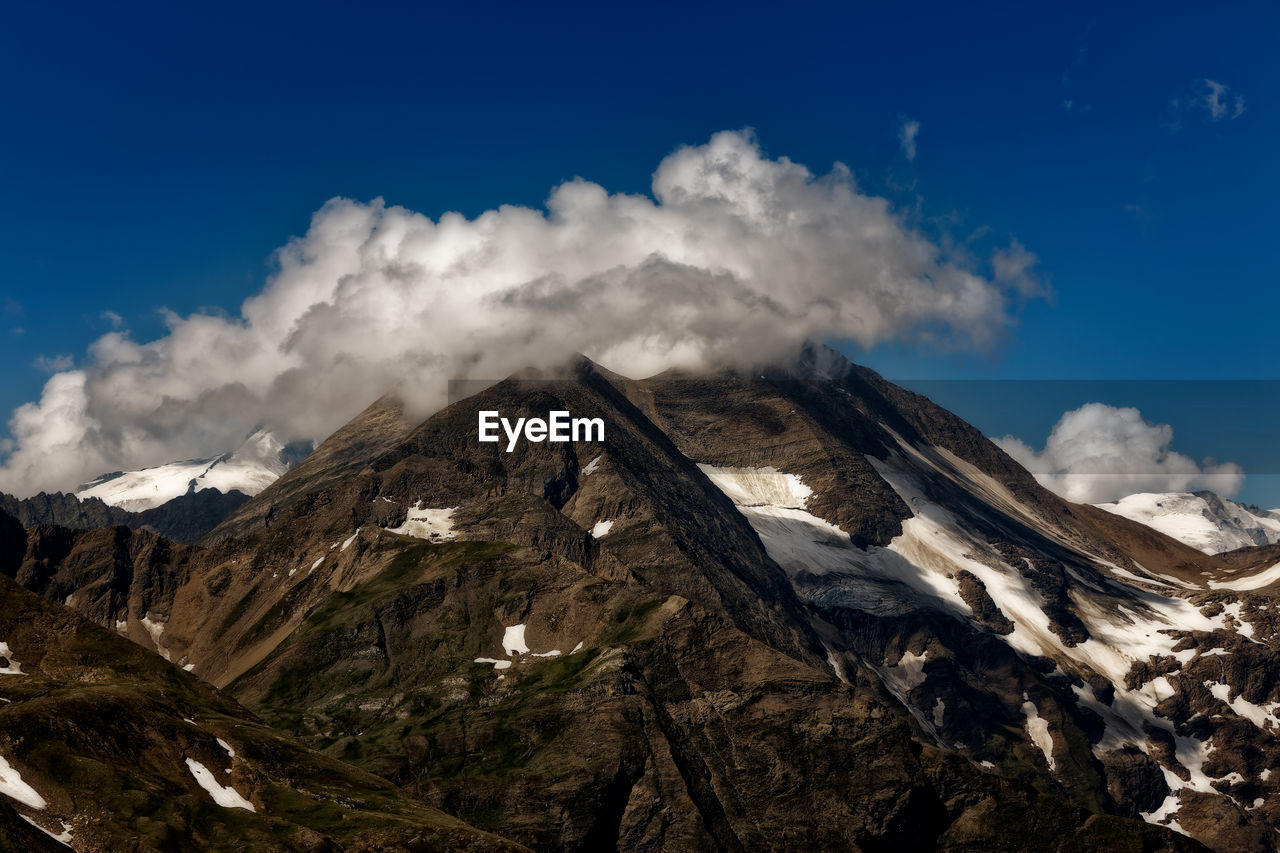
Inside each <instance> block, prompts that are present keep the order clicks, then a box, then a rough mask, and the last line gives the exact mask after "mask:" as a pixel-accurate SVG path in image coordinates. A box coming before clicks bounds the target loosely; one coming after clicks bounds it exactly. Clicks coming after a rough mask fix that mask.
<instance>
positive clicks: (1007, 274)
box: [991, 240, 1049, 299]
mask: <svg viewBox="0 0 1280 853" xmlns="http://www.w3.org/2000/svg"><path fill="white" fill-rule="evenodd" d="M1039 262H1040V259H1039V258H1037V257H1036V255H1035V253H1034V252H1028V251H1027V247H1026V246H1024V245H1022V244H1021V243H1019V242H1018V241H1017V240H1013V241H1011V242H1010V244H1009V248H1007V249H997V250H996V251H995V252H993V253H992V255H991V270H992V272H993V273H994V277H995V281H996V283H997V284H999V285H1001V286H1003V287H1005V288H1007V289H1009V290H1011V291H1013V292H1014V293H1017V294H1018V295H1019V296H1022V297H1023V298H1024V299H1038V298H1040V297H1043V296H1047V295H1048V294H1049V286H1048V285H1047V284H1046V283H1045V282H1044V281H1043V280H1042V279H1041V278H1040V276H1038V275H1036V273H1035V267H1036V265H1037V264H1038V263H1039Z"/></svg>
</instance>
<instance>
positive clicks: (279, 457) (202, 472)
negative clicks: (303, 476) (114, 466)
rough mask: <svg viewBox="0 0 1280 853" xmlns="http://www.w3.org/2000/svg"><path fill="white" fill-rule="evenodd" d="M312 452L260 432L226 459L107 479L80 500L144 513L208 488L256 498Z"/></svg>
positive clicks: (79, 493)
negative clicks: (94, 501) (93, 499)
mask: <svg viewBox="0 0 1280 853" xmlns="http://www.w3.org/2000/svg"><path fill="white" fill-rule="evenodd" d="M310 450H311V448H310V446H306V447H305V448H303V447H300V446H298V445H291V446H288V447H286V446H285V445H284V444H282V443H281V442H280V441H279V440H278V439H277V438H276V437H275V436H274V435H272V434H271V433H270V432H268V431H267V430H262V429H260V430H257V431H255V432H254V433H253V434H252V435H250V436H249V437H248V438H246V439H245V440H244V442H243V443H242V444H241V445H240V446H239V447H237V448H236V449H235V450H233V451H231V452H230V453H226V454H223V455H222V456H216V457H213V458H211V459H190V460H187V461H184V462H171V463H169V464H167V465H160V466H158V467H156V468H144V469H141V470H139V471H115V472H113V473H110V474H104V475H102V476H101V477H98V478H97V479H96V480H93V481H92V482H90V483H86V484H85V485H83V486H81V487H80V488H79V489H77V490H76V497H78V498H80V500H82V501H83V500H90V499H92V498H97V499H98V500H101V501H102V502H103V503H105V504H107V505H108V506H114V507H119V508H120V509H124V510H128V511H130V512H142V511H144V510H148V509H155V508H156V507H158V506H160V505H162V504H165V503H168V502H169V501H171V500H173V499H174V498H177V497H180V496H182V495H185V494H187V493H189V492H200V491H204V490H205V489H217V490H218V491H220V492H222V493H223V494H230V493H231V492H241V493H243V494H246V495H250V496H253V495H256V494H258V492H260V491H262V490H263V489H265V488H266V487H267V486H269V485H271V484H272V483H274V482H275V481H276V480H278V479H279V478H280V475H281V474H283V473H284V472H285V471H288V470H289V469H290V468H291V467H293V465H294V464H295V463H297V461H298V460H299V459H301V458H302V457H303V456H305V455H306V453H308V452H310Z"/></svg>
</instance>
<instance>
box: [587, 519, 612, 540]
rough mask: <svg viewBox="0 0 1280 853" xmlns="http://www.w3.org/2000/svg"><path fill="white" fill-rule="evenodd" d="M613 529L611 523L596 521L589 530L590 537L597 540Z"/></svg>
mask: <svg viewBox="0 0 1280 853" xmlns="http://www.w3.org/2000/svg"><path fill="white" fill-rule="evenodd" d="M612 529H613V522H612V521H597V522H596V523H595V525H594V526H593V527H592V528H591V535H592V536H594V537H595V538H597V539H599V538H600V537H601V536H604V535H605V534H606V533H608V532H609V531H610V530H612Z"/></svg>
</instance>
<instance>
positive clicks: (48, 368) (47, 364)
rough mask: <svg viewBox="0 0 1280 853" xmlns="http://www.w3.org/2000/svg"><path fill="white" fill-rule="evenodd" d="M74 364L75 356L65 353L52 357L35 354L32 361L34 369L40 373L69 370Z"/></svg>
mask: <svg viewBox="0 0 1280 853" xmlns="http://www.w3.org/2000/svg"><path fill="white" fill-rule="evenodd" d="M75 365H76V360H75V358H74V357H73V356H70V355H66V354H63V355H55V356H52V357H50V356H47V355H40V356H36V360H35V361H34V362H33V366H34V367H35V369H36V370H39V371H41V372H42V373H58V372H59V371H63V370H70V369H71V368H73V367H75Z"/></svg>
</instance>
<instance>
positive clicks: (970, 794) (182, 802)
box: [0, 348, 1280, 853]
mask: <svg viewBox="0 0 1280 853" xmlns="http://www.w3.org/2000/svg"><path fill="white" fill-rule="evenodd" d="M480 411H499V412H501V413H502V414H503V415H504V416H507V417H511V418H517V417H534V416H536V417H545V416H546V415H547V413H548V412H550V411H569V412H572V413H574V414H575V415H582V416H591V417H600V418H603V419H604V421H605V423H606V434H605V439H604V441H601V442H577V443H574V442H566V443H549V442H541V443H537V442H521V443H520V444H519V445H518V446H517V447H516V448H515V449H514V451H513V452H511V453H507V452H505V451H504V449H503V448H501V447H499V446H496V445H493V444H484V443H480V442H478V441H477V434H476V429H477V416H478V412H480ZM152 470H155V469H152ZM140 488H141V492H142V494H143V495H145V494H146V486H145V485H143V486H142V487H140ZM212 491H213V490H212V489H205V490H204V491H188V493H186V494H187V496H199V495H201V494H205V493H207V492H212ZM153 492H154V490H153ZM125 493H126V491H122V492H120V494H125ZM127 493H128V494H130V495H137V494H138V490H137V489H132V490H128V491H127ZM122 499H125V498H122ZM127 499H129V500H134V499H140V498H139V497H130V498H127ZM1206 500H1207V499H1206ZM0 575H7V576H8V577H9V578H12V579H13V581H15V582H16V584H9V583H8V581H6V580H4V579H3V578H0V605H3V606H2V607H0V616H3V618H0V640H3V641H4V642H5V643H6V644H7V645H5V646H4V649H3V652H4V655H5V660H4V661H3V662H0V667H3V666H12V667H15V668H17V669H20V670H21V671H22V672H24V673H27V672H31V673H37V672H38V680H37V679H35V678H33V679H32V680H30V681H22V680H20V679H22V678H24V677H26V676H19V675H4V674H0V698H3V699H7V700H10V701H9V702H7V703H3V704H0V758H3V759H4V761H5V763H4V765H3V766H0V783H2V785H3V786H7V787H2V786H0V794H3V793H8V794H9V797H8V799H7V800H6V799H4V798H0V803H7V806H8V808H9V810H10V811H12V812H13V814H10V813H9V812H8V811H5V810H4V809H0V841H3V840H4V839H6V838H10V839H14V838H18V836H16V835H12V833H14V832H21V831H23V829H22V827H23V826H24V825H25V824H24V822H23V820H22V819H23V818H26V819H29V820H34V821H37V822H38V823H39V825H40V827H41V828H42V829H46V830H49V831H51V832H55V833H56V832H58V831H59V830H62V828H63V826H64V825H65V826H66V827H68V829H66V830H65V831H67V832H70V833H71V837H72V838H73V839H80V840H81V841H82V842H83V844H84V845H85V847H84V849H116V848H117V847H119V846H120V845H121V844H132V843H135V842H133V841H132V840H131V839H133V838H134V837H135V835H136V833H138V832H139V830H138V829H137V827H139V826H141V827H144V828H145V830H146V832H148V833H151V832H163V831H172V832H173V833H178V832H180V831H182V830H181V828H182V827H186V826H191V827H194V828H195V830H196V831H197V832H198V836H196V837H198V838H199V839H201V841H200V843H199V844H198V845H197V847H198V848H199V849H208V848H218V847H230V846H233V845H232V844H230V843H229V842H230V841H231V840H236V841H239V840H240V839H241V836H240V835H238V834H237V833H238V832H241V831H242V832H244V833H247V834H246V835H244V836H243V838H244V839H245V841H244V844H243V845H242V846H252V847H254V849H271V850H296V849H315V850H320V849H332V850H338V849H386V850H392V849H396V850H398V849H427V850H434V849H472V850H487V849H519V848H518V847H516V845H524V846H526V847H528V848H530V849H537V850H555V851H587V850H623V851H665V850H670V851H677V850H679V851H683V850H721V851H746V850H752V851H756V850H762V851H787V850H795V849H813V850H824V851H825V850H845V851H854V850H947V851H979V850H981V851H1024V850H1031V851H1040V850H1043V851H1050V850H1053V851H1066V850H1072V851H1075V850H1084V851H1098V853H1101V851H1112V850H1125V851H1183V850H1185V851H1191V850H1204V849H1207V848H1212V849H1217V850H1223V851H1236V850H1262V851H1274V850H1276V849H1277V844H1276V840H1277V838H1280V833H1278V832H1277V828H1280V774H1278V775H1274V776H1273V773H1272V768H1274V767H1276V766H1277V764H1280V651H1277V650H1278V649H1280V609H1277V607H1276V601H1277V599H1276V590H1277V589H1278V587H1277V583H1280V545H1265V546H1253V547H1246V548H1240V549H1236V550H1233V551H1231V552H1230V553H1227V554H1207V553H1203V552H1202V551H1199V550H1197V549H1196V548H1193V547H1190V546H1188V545H1186V544H1184V543H1183V542H1181V541H1178V540H1176V539H1174V538H1171V537H1170V536H1167V535H1165V534H1163V533H1161V532H1159V531H1158V530H1154V529H1152V528H1151V527H1149V526H1147V525H1146V524H1140V523H1137V522H1134V521H1131V520H1130V519H1128V518H1125V517H1123V516H1121V515H1118V514H1115V513H1113V512H1108V511H1104V510H1102V509H1099V508H1097V507H1093V506H1088V505H1079V504H1071V503H1068V502H1066V501H1064V500H1062V499H1061V498H1059V497H1057V496H1056V495H1054V494H1053V493H1051V492H1049V491H1047V490H1046V489H1044V488H1043V487H1041V486H1040V485H1039V484H1038V483H1037V482H1036V480H1035V478H1034V477H1033V476H1032V475H1031V474H1029V473H1028V472H1027V471H1026V470H1024V469H1023V468H1021V467H1020V466H1019V465H1018V464H1017V463H1016V462H1014V461H1013V460H1012V459H1011V458H1010V457H1008V456H1007V455H1006V454H1005V453H1004V452H1003V451H1001V450H1000V449H999V448H998V447H996V446H995V445H994V444H992V443H991V442H990V441H988V440H987V439H986V438H985V437H984V436H983V435H982V434H981V433H980V432H979V431H978V430H976V429H974V428H973V427H971V426H970V425H968V424H966V423H965V422H963V421H962V420H960V419H959V418H957V417H956V416H954V415H952V414H951V413H949V412H947V411H946V410H944V409H942V408H940V407H938V406H936V405H934V404H933V403H931V402H930V401H929V400H927V399H926V398H924V397H921V396H918V395H915V394H912V393H910V392H907V391H905V390H903V389H901V388H898V387H897V386H894V385H892V384H891V383H888V382H886V381H884V380H883V379H882V378H880V377H879V376H878V375H876V374H875V373H874V372H872V371H869V370H866V369H863V368H860V367H857V366H854V365H852V364H849V363H847V362H845V361H844V360H843V359H842V358H840V357H839V356H838V355H836V354H835V353H832V352H830V351H827V350H823V349H819V348H812V349H809V350H807V351H806V352H804V353H802V354H801V356H800V357H799V358H798V359H797V360H796V361H795V362H794V363H791V364H788V365H783V366H777V367H773V368H765V369H761V370H757V371H754V372H752V373H751V374H749V375H744V374H738V373H734V372H723V373H716V374H711V375H695V374H689V373H682V372H669V373H665V374H661V375H659V376H656V377H651V378H649V379H645V380H632V379H629V378H626V377H622V376H619V375H616V374H613V373H610V372H609V371H607V370H604V369H602V368H600V367H598V366H596V365H594V364H592V363H591V362H590V361H588V360H586V359H581V360H577V361H575V362H574V363H573V364H572V365H569V366H568V367H567V368H566V369H565V370H564V371H563V372H562V373H558V374H556V375H553V376H545V377H544V378H538V377H537V374H534V373H531V372H527V373H523V374H520V375H519V377H518V378H515V377H513V378H511V379H508V380H506V381H503V382H499V383H497V384H495V385H493V386H492V387H490V388H488V389H486V390H484V391H482V392H480V393H478V394H476V395H474V396H472V397H469V398H467V399H464V400H461V401H459V402H457V403H455V404H453V405H451V406H449V407H447V408H445V409H443V410H442V411H440V412H437V413H436V414H435V415H433V416H432V417H430V418H428V419H427V420H426V421H424V422H421V423H409V422H407V421H406V420H405V418H404V412H403V410H402V408H401V407H400V406H399V405H398V404H397V403H396V402H395V401H394V399H393V398H390V397H387V398H383V399H382V400H379V401H378V402H376V403H375V404H373V405H372V406H370V407H369V409H367V410H366V411H365V412H363V413H362V414H361V415H360V416H358V417H357V418H356V419H354V420H353V421H352V422H351V423H349V424H348V425H347V426H346V427H344V428H343V429H341V430H339V431H338V432H337V433H335V434H334V436H333V437H331V438H330V439H329V440H327V441H325V442H324V443H322V444H321V445H320V446H319V447H318V448H316V450H315V452H313V453H312V454H310V455H309V456H308V457H306V459H304V460H303V461H302V462H300V463H299V464H297V465H294V466H293V467H292V468H290V470H288V471H287V472H286V473H284V474H283V475H281V476H280V477H279V479H277V480H275V482H273V483H271V485H270V486H268V487H266V488H264V489H262V491H261V492H259V493H258V494H257V495H256V496H255V497H253V498H251V499H249V500H248V501H246V502H244V503H243V504H242V505H240V506H239V507H238V508H237V509H236V510H235V511H234V512H232V513H231V515H229V516H227V517H226V518H225V520H223V521H222V522H221V523H220V524H219V525H218V526H217V527H215V528H214V529H212V530H211V531H209V532H208V533H207V534H205V535H204V536H203V538H202V539H201V542H200V544H198V545H195V546H185V545H178V544H173V543H171V542H169V541H167V540H166V539H164V538H162V537H161V536H159V535H157V534H155V533H153V532H150V531H146V530H129V529H125V528H121V527H114V528H110V529H97V530H68V529H65V528H62V527H58V526H51V525H40V526H33V527H29V528H28V529H25V530H24V529H22V527H21V526H20V525H18V524H16V523H15V522H12V521H8V522H6V521H5V520H3V519H0ZM19 586H20V587H23V588H24V589H19V588H18V587H19ZM33 594H35V595H39V596H41V597H43V599H44V600H43V601H41V600H39V599H36V598H35V597H34V595H33ZM6 596H7V598H6ZM88 623H96V625H90V624H88ZM126 640H130V641H132V643H133V644H134V645H130V644H128V643H127V642H126ZM122 643H123V644H124V645H121V644H122ZM138 647H141V648H140V649H139V648H138ZM128 649H133V652H128ZM142 650H146V651H145V654H144V653H143V651H142ZM138 655H141V657H138ZM37 666H38V670H37V669H36V667H37ZM183 670H185V671H186V672H184V671H183ZM5 679H9V680H5ZM197 679H198V680H197ZM202 682H203V683H202ZM80 684H87V685H90V687H85V688H83V690H82V689H81V688H79V687H77V685H80ZM100 684H101V685H103V687H101V688H99V687H98V686H96V685H100ZM6 688H8V689H7V690H6ZM108 688H110V690H108ZM104 691H105V692H111V691H114V692H113V693H111V695H112V696H115V697H117V698H116V699H113V701H115V702H116V705H111V706H108V705H107V704H104V702H105V700H104V699H102V698H101V696H103V695H105V693H104ZM201 691H203V692H201ZM48 697H53V699H55V700H56V702H55V703H54V704H42V703H46V702H49V701H50V700H49V698H48ZM130 703H133V704H136V705H137V707H139V708H143V709H146V712H145V714H141V713H140V714H139V715H138V716H137V719H138V722H137V723H136V724H134V727H133V729H131V730H130V733H129V735H128V737H120V738H118V739H117V740H111V735H110V733H111V732H112V731H115V729H114V728H112V726H114V725H116V724H117V721H120V720H128V719H132V717H130V715H129V714H128V713H126V712H123V711H117V710H114V709H117V708H119V707H122V706H127V705H130ZM249 715H252V716H249ZM183 717H186V718H188V719H190V720H193V721H194V724H193V725H194V728H193V729H190V730H188V729H187V728H184V727H182V726H180V725H178V723H176V722H174V719H175V718H176V719H177V720H179V721H181V720H182V719H183ZM32 720H44V721H46V723H42V724H41V725H36V724H34V723H32V722H31V721H32ZM108 720H109V721H111V725H108V724H107V723H106V722H104V721H108ZM47 721H57V723H56V726H55V724H54V723H52V722H47ZM57 726H61V727H62V728H63V729H65V730H66V731H68V732H70V733H71V735H70V736H65V737H64V736H62V735H55V733H54V731H53V729H54V728H56V727H57ZM218 738H221V739H222V740H224V741H225V742H226V743H227V746H228V747H229V748H230V749H228V748H224V747H222V746H221V745H220V744H219V743H218V741H217V739H218ZM277 739H278V740H277ZM62 743H65V746H56V747H55V746H47V747H42V744H62ZM104 743H109V744H112V746H111V749H104V747H103V744H104ZM162 744H163V745H164V746H163V748H162V746H161V745H162ZM151 750H161V752H160V753H158V754H159V755H160V756H161V757H160V758H156V759H154V760H150V759H148V758H147V756H148V755H149V753H150V751H151ZM230 750H234V751H235V753H236V755H235V756H233V755H231V752H230ZM223 755H225V756H226V758H227V759H228V760H229V763H228V764H226V765H225V766H221V767H220V766H217V763H218V762H221V761H222V756H223ZM237 756H239V757H241V758H240V759H238V758H237ZM188 759H189V760H190V761H192V762H196V763H198V764H199V765H200V766H201V768H203V770H204V771H205V772H204V773H200V772H197V771H196V770H195V769H194V767H192V765H191V764H190V763H188V761H187V760H188ZM89 761H97V762H100V763H102V764H104V765H108V766H109V767H114V768H115V769H114V770H112V771H111V772H107V771H105V770H104V771H101V784H98V783H96V782H81V781H78V780H81V779H82V778H84V777H81V776H77V775H76V773H75V772H71V769H74V768H78V767H81V766H85V767H88V766H90V765H89V764H88V763H78V762H89ZM322 761H326V762H331V764H330V765H329V768H330V771H329V772H330V774H331V775H328V776H324V775H323V774H320V775H317V774H319V773H320V771H319V770H317V769H316V768H320V767H322V766H323V765H322V764H320V763H319V762H322ZM295 762H296V772H295V771H291V770H290V768H293V767H295ZM68 768H71V769H68ZM135 768H136V769H135ZM144 771H145V772H144ZM227 771H229V772H227ZM95 772H99V771H95ZM322 776H323V778H329V779H334V780H337V781H336V782H335V783H334V784H335V785H336V786H337V787H339V788H344V790H337V788H334V787H328V788H326V787H323V786H321V785H320V782H319V779H320V778H322ZM375 777H380V778H381V780H383V782H384V783H385V784H386V786H387V787H379V785H380V784H382V783H376V779H375ZM93 778H98V777H93ZM19 783H21V785H25V786H26V787H25V788H24V787H21V786H20V784H19ZM27 788H29V789H30V790H31V792H34V793H35V794H36V795H38V797H39V798H40V799H41V801H42V802H43V803H44V805H43V806H38V805H36V804H34V803H35V801H34V799H33V798H32V797H31V796H29V794H28V791H27ZM102 790H107V791H116V790H119V791H121V792H122V793H121V794H120V795H119V796H114V795H113V796H110V797H106V796H103V795H102V794H101V793H100V791H102ZM139 791H140V792H142V793H137V792H139ZM14 792H19V793H22V794H23V796H24V797H26V799H25V800H24V799H22V798H15V797H14V796H13V794H14ZM169 800H171V801H172V805H171V806H170V807H169V808H167V809H165V808H164V803H165V802H166V801H169ZM246 804H247V805H249V806H252V807H253V809H254V811H253V812H249V811H248V810H247V809H246V808H244V806H245V805H246ZM139 813H143V814H145V815H148V816H149V817H148V818H147V820H146V821H142V820H141V819H140V818H139V817H138V814H139ZM242 813H243V814H242ZM372 813H378V814H388V815H392V816H393V817H392V818H391V819H390V820H389V822H388V823H386V824H385V825H384V824H381V823H378V822H377V821H374V822H370V820H369V815H370V814H372ZM442 813H447V814H449V815H453V816H454V818H456V820H452V819H451V818H445V817H444V814H442ZM10 818H13V819H12V820H10ZM240 819H243V823H242V824H241V823H238V822H237V821H238V820H240ZM449 821H452V822H449ZM157 824H163V827H159V826H157ZM236 827H241V828H240V829H237V828H236ZM446 831H447V832H449V833H453V835H451V836H445V835H441V834H440V833H442V832H446ZM415 832H417V833H419V837H420V839H421V840H420V841H415V842H407V841H406V840H405V838H406V834H407V835H408V836H412V835H413V833H415ZM6 833H10V834H9V835H6ZM397 833H399V834H397ZM150 837H151V836H148V838H150ZM166 837H167V836H166ZM173 837H174V838H179V837H181V836H178V835H174V836H173ZM13 843H15V844H17V843H19V841H14V842H13ZM76 843H79V842H76ZM112 845H115V847H113V846H112ZM361 845H363V846H361ZM503 845H507V846H505V847H503ZM1206 845H1207V848H1206ZM144 846H145V845H144ZM153 846H156V847H163V844H160V843H155V844H154V845H153ZM18 849H22V848H21V847H19V848H18ZM77 849H81V847H79V846H77Z"/></svg>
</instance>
